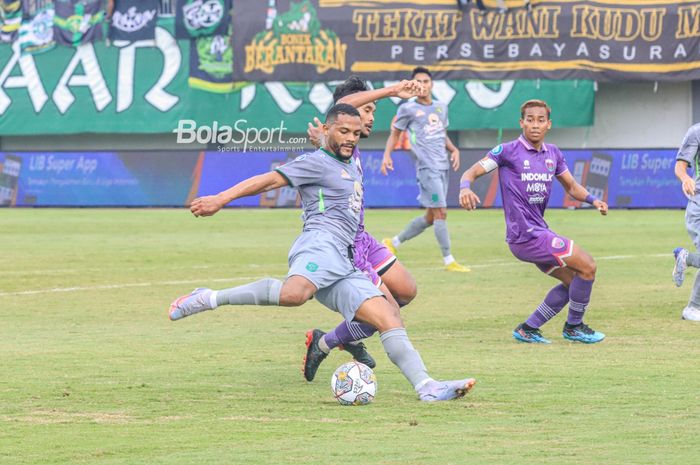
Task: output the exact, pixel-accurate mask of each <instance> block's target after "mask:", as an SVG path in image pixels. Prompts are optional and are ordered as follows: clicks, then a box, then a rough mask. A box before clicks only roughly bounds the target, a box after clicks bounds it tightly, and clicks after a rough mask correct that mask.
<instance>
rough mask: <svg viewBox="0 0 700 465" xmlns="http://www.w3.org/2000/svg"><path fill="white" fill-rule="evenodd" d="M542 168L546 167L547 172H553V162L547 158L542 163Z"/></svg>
mask: <svg viewBox="0 0 700 465" xmlns="http://www.w3.org/2000/svg"><path fill="white" fill-rule="evenodd" d="M544 166H546V167H547V169H548V170H549V171H554V168H555V167H554V160H551V159H549V158H547V159H546V160H545V161H544Z"/></svg>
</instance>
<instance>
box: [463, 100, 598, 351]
mask: <svg viewBox="0 0 700 465" xmlns="http://www.w3.org/2000/svg"><path fill="white" fill-rule="evenodd" d="M550 114H551V110H550V108H549V106H548V105H547V104H546V103H545V102H543V101H542V100H529V101H527V102H525V103H524V104H523V105H522V106H521V107H520V117H521V119H520V127H521V128H522V130H523V133H522V135H521V136H520V137H518V138H517V139H516V140H514V141H511V142H508V143H505V144H502V145H499V146H497V147H495V148H494V149H493V150H491V151H490V152H489V153H488V155H487V156H486V157H485V158H483V159H482V160H481V161H479V162H477V163H475V164H474V165H473V166H472V167H471V168H469V169H468V170H467V171H466V172H465V173H464V174H463V175H462V179H461V182H460V192H459V203H460V205H461V206H462V207H464V208H466V209H467V210H474V209H476V206H477V204H479V203H480V202H481V201H480V200H479V197H478V196H477V195H476V194H475V193H474V192H473V191H472V190H471V189H470V187H471V184H472V183H473V182H474V181H475V180H476V179H477V178H479V177H481V176H483V175H484V174H486V173H489V172H491V171H493V170H495V169H499V171H498V175H499V177H498V181H499V184H500V187H501V197H502V199H503V212H504V214H505V218H506V231H507V233H506V242H507V243H508V246H509V247H510V250H511V252H512V253H513V255H515V257H516V258H518V259H519V260H522V261H524V262H528V263H534V264H535V265H536V266H537V268H539V269H540V271H542V272H544V273H547V274H549V275H551V276H552V277H554V278H556V279H558V280H559V281H561V284H559V285H557V286H555V287H554V288H552V290H550V291H549V293H548V294H547V296H546V297H545V299H544V302H542V303H541V304H540V305H539V306H538V307H537V309H535V311H534V312H533V313H532V315H530V317H529V318H528V319H527V320H526V321H525V322H524V323H522V324H520V325H518V327H517V328H515V330H514V331H513V337H514V338H515V339H517V340H518V341H522V342H530V343H540V344H549V343H550V341H549V340H547V339H545V338H544V337H543V336H542V333H541V332H540V327H541V326H542V325H543V324H545V323H546V322H547V321H549V320H550V319H552V318H553V317H554V316H555V315H556V314H557V313H559V312H560V311H561V310H562V309H563V308H564V307H565V306H566V304H567V303H568V304H569V315H568V317H567V319H566V324H565V325H564V330H563V336H564V338H566V339H569V340H571V341H577V342H584V343H588V344H592V343H596V342H600V341H602V340H603V339H604V338H605V335H604V334H603V333H600V332H598V331H594V330H593V329H591V328H590V327H588V325H586V324H585V323H584V322H583V317H584V314H585V313H586V308H587V307H588V303H589V302H590V299H591V290H592V288H593V281H594V280H595V273H596V264H595V261H593V258H592V257H591V256H590V255H588V253H586V252H585V251H584V250H583V249H581V248H580V247H578V246H577V245H574V241H573V240H569V239H567V238H566V237H564V236H561V235H559V234H557V233H555V232H553V231H552V230H550V229H549V226H547V223H546V222H545V220H544V211H545V208H546V207H547V202H548V201H549V196H550V194H551V192H552V179H553V178H554V177H556V178H557V180H558V181H559V182H560V183H561V185H562V186H563V187H564V190H565V191H566V192H567V193H568V194H569V195H570V196H571V197H573V198H575V199H576V200H579V201H585V202H587V203H589V204H591V205H593V206H594V207H596V208H597V209H598V211H599V212H600V213H601V214H602V215H606V214H607V213H608V205H607V204H606V203H605V202H603V201H601V200H599V199H596V198H595V197H593V196H592V195H591V194H589V193H588V191H586V189H585V188H584V187H583V186H581V185H580V184H579V183H577V182H576V180H575V179H574V177H573V176H572V175H571V173H570V172H569V169H568V168H567V166H566V160H564V156H563V155H562V153H561V151H559V149H558V148H557V147H556V146H555V145H553V144H545V143H544V138H545V136H546V135H547V132H548V131H549V130H550V129H551V127H552V121H551V119H550Z"/></svg>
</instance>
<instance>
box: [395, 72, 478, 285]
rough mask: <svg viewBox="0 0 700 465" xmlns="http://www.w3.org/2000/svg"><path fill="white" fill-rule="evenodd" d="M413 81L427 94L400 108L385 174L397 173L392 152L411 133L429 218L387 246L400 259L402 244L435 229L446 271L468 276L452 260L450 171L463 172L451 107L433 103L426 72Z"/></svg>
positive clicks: (423, 217)
mask: <svg viewBox="0 0 700 465" xmlns="http://www.w3.org/2000/svg"><path fill="white" fill-rule="evenodd" d="M411 79H413V80H415V81H417V82H418V83H420V84H422V85H423V87H424V88H425V92H424V93H423V94H421V95H419V96H418V98H417V99H416V100H415V101H413V102H406V103H404V104H403V105H401V106H400V107H399V110H398V113H397V114H396V121H394V124H393V126H392V128H391V133H390V134H389V139H388V140H387V142H386V148H385V149H384V159H383V160H382V167H381V171H382V174H384V175H385V176H386V175H387V174H388V172H389V171H393V170H394V162H393V160H392V159H391V152H392V150H394V147H395V146H396V141H398V140H399V137H400V135H401V132H402V131H405V130H408V131H409V133H410V134H411V152H412V153H413V157H414V158H415V164H416V178H417V180H418V190H419V191H420V195H419V197H418V198H419V199H420V203H421V205H422V206H423V207H425V215H421V216H418V217H416V218H414V219H413V220H411V222H410V223H409V224H408V225H406V228H405V229H404V230H403V231H401V232H400V233H399V234H398V235H396V236H394V238H393V239H389V238H386V239H384V241H383V242H384V245H386V246H387V248H388V249H389V250H391V252H392V253H393V254H394V255H396V250H397V249H398V247H399V246H400V245H401V244H402V243H404V242H406V241H407V240H409V239H412V238H414V237H416V236H417V235H419V234H421V233H422V232H423V231H425V230H426V229H427V228H429V227H430V226H433V227H434V232H435V239H436V240H437V242H438V245H439V246H440V251H441V253H442V259H443V262H444V264H445V269H446V270H447V271H455V272H458V273H467V272H469V271H471V270H470V269H469V268H467V267H466V266H463V265H460V264H459V263H457V261H456V260H455V258H454V257H453V256H452V251H451V250H452V249H451V245H450V234H449V232H448V231H447V187H448V186H447V184H448V181H449V179H450V173H449V170H450V167H452V169H453V170H454V171H457V170H458V169H459V150H458V149H457V147H455V146H454V144H453V143H452V141H451V140H450V138H449V137H448V136H447V126H449V118H448V117H447V105H445V104H444V103H442V102H438V101H435V100H433V97H432V90H433V78H432V75H431V74H430V71H428V70H427V69H426V68H422V67H418V68H415V69H414V70H413V74H412V76H411ZM448 151H449V155H448Z"/></svg>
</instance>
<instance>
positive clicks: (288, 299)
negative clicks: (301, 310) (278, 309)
mask: <svg viewBox="0 0 700 465" xmlns="http://www.w3.org/2000/svg"><path fill="white" fill-rule="evenodd" d="M312 295H313V293H310V292H309V291H308V290H306V289H304V288H299V287H291V286H284V287H283V288H282V292H281V293H280V305H283V306H285V307H298V306H300V305H304V304H305V303H306V302H307V301H308V300H309V299H310V298H311V296H312Z"/></svg>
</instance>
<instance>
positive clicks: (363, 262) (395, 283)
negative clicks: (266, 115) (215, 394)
mask: <svg viewBox="0 0 700 465" xmlns="http://www.w3.org/2000/svg"><path fill="white" fill-rule="evenodd" d="M422 91H423V87H422V86H421V85H420V84H419V83H418V82H417V81H401V82H398V83H396V84H394V85H392V86H389V87H384V88H381V89H375V90H370V89H369V88H368V86H367V84H366V83H365V82H364V81H363V80H362V79H360V78H359V77H357V76H350V77H349V78H348V79H347V80H346V81H345V82H343V83H342V84H340V85H338V86H337V87H336V88H335V92H333V101H334V103H347V104H349V105H352V106H353V107H355V108H356V109H357V111H358V112H359V113H360V120H361V122H362V132H361V134H360V138H361V139H362V138H367V137H369V135H370V134H371V133H372V127H373V126H374V113H375V111H376V109H377V105H376V103H375V102H376V101H377V100H381V99H383V98H387V97H399V98H404V99H405V98H410V97H413V96H416V95H420V93H421V92H422ZM314 120H315V121H314V122H315V125H313V124H311V123H309V129H308V132H307V133H308V135H309V139H310V140H311V142H312V143H313V144H314V146H316V147H320V146H322V145H323V125H322V124H321V122H320V121H319V120H318V118H314ZM361 159H362V157H361V155H360V150H359V146H357V147H355V150H354V151H353V154H352V161H353V163H355V164H357V168H358V171H359V172H360V175H361V176H362V175H363V171H362V160H361ZM363 192H364V185H363ZM364 217H365V206H364V196H363V202H362V206H361V208H360V221H359V224H358V227H357V235H356V236H355V244H354V248H355V249H354V252H353V263H354V264H355V267H356V268H357V269H359V270H360V271H363V272H364V273H365V274H366V275H367V276H368V277H369V278H370V280H371V281H372V282H373V283H374V285H375V286H377V287H378V288H379V289H380V290H381V291H382V292H383V293H384V295H385V296H386V298H387V300H388V301H389V302H390V303H391V304H392V305H394V306H396V307H397V308H398V307H402V306H405V305H408V304H409V303H410V302H411V301H412V300H413V298H414V297H415V296H416V292H417V287H416V281H415V280H414V279H413V276H411V273H409V272H408V270H407V269H406V268H405V267H404V266H403V264H402V263H401V262H399V260H398V259H397V258H396V256H395V255H394V254H392V253H391V252H390V251H389V249H387V247H386V246H384V245H383V244H381V243H380V242H379V241H378V240H377V239H375V238H374V237H373V236H372V235H371V234H370V233H369V232H368V231H367V230H366V229H365V222H364ZM376 332H377V330H376V329H375V328H374V327H373V326H371V325H368V324H366V323H360V322H357V321H347V320H344V321H343V322H342V323H340V324H339V325H338V326H336V327H335V328H333V329H332V330H330V331H329V332H327V333H326V332H324V331H322V330H320V329H313V330H310V331H308V332H307V333H306V355H305V356H304V363H303V369H302V373H303V374H304V378H305V379H306V380H307V381H313V379H314V378H315V376H316V372H317V370H318V368H319V366H320V365H321V362H323V360H324V359H325V358H326V357H327V356H328V354H329V353H330V352H331V350H333V349H334V348H336V347H338V348H341V349H343V350H346V351H347V352H349V353H350V354H351V355H352V357H353V358H354V359H355V360H357V361H358V362H361V363H364V364H365V365H367V366H368V367H370V368H374V367H375V366H376V362H375V361H374V358H373V357H372V356H371V355H370V354H369V352H368V351H367V347H366V346H365V345H364V343H362V342H361V341H362V339H365V338H368V337H370V336H372V335H373V334H374V333H376Z"/></svg>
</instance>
